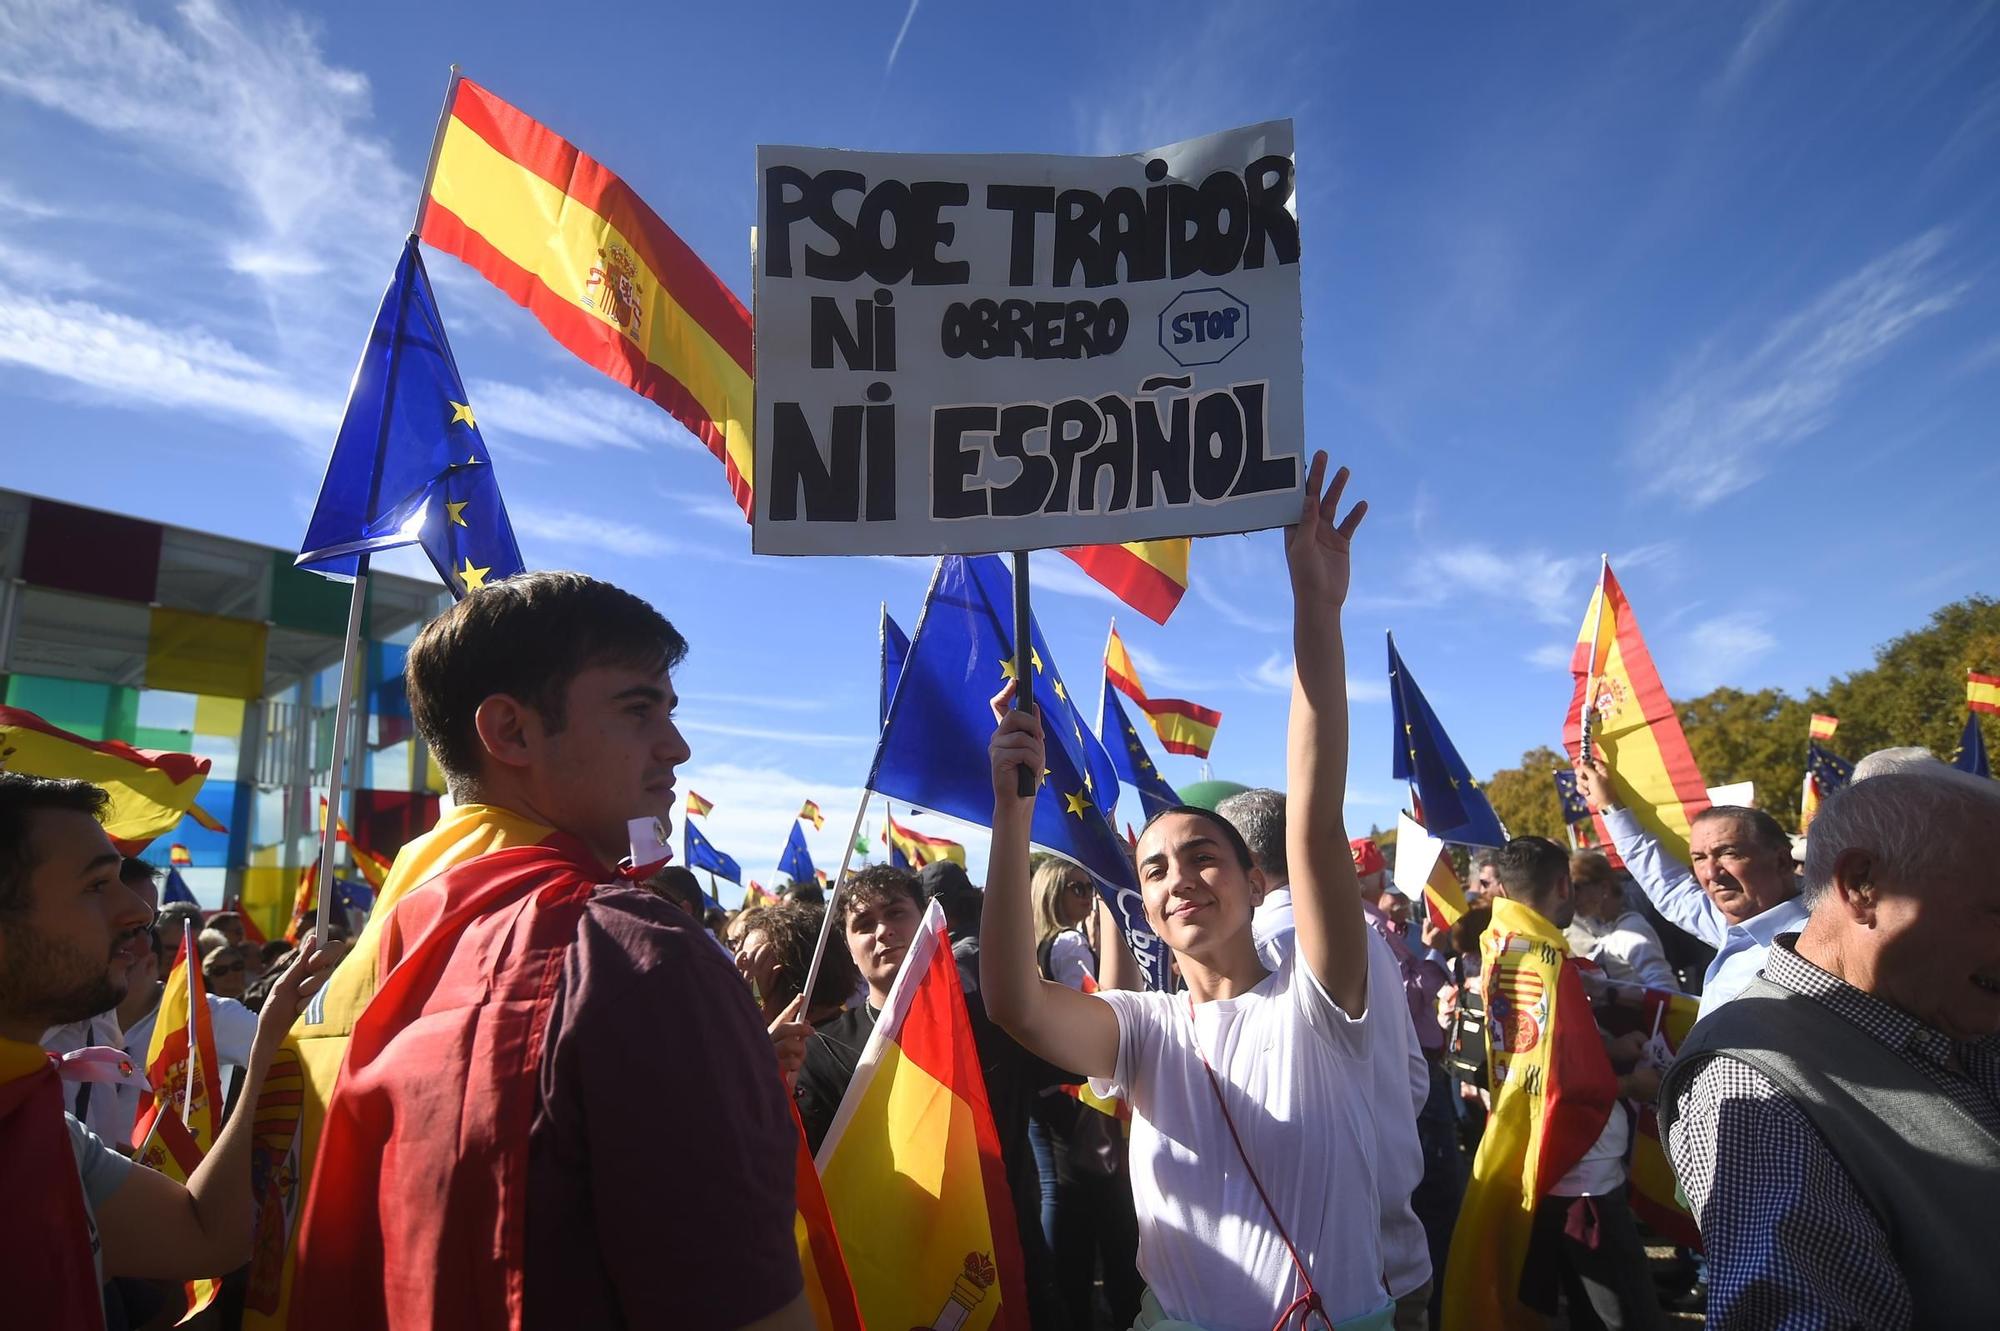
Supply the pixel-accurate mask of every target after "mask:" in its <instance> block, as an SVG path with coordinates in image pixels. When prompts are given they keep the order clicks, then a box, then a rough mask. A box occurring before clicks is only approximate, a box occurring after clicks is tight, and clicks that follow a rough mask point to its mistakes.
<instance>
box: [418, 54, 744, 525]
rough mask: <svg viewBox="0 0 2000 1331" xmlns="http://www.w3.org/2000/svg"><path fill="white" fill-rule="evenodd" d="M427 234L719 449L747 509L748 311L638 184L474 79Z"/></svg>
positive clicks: (460, 89) (459, 108)
mask: <svg viewBox="0 0 2000 1331" xmlns="http://www.w3.org/2000/svg"><path fill="white" fill-rule="evenodd" d="M419 234H420V235H421V236H422V238H423V239H424V240H425V241H426V242H428V243H429V244H431V245H434V246H436V247H437V248H438V249H440V250H443V251H444V252H446V253H447V254H455V255H457V256H458V257H459V258H461V259H463V260H465V262H467V263H469V264H471V265H472V266H473V267H474V268H476V269H478V270H479V272H480V273H481V274H482V275H483V276H484V277H485V278H486V279H487V280H488V281H489V282H491V283H493V285H495V286H497V287H499V288H500V289H501V290H502V291H504V292H506V293H507V294H508V295H509V296H512V297H513V298H514V300H515V301H516V302H517V303H518V304H521V305H524V306H526V307H527V308H528V309H529V310H530V311H532V312H533V313H534V316H535V317H536V318H537V319H539V320H541V323H542V326H543V327H544V328H546V329H548V330H549V333H550V334H551V335H552V336H553V337H554V338H555V339H556V341H558V342H560V343H562V344H563V345H564V346H565V347H568V348H569V349H570V351H572V352H573V353H575V354H576V356H577V357H578V358H579V359H581V360H583V361H584V362H585V363H587V364H589V365H592V366H594V367H596V368H597V369H599V370H602V371H603V372H604V373H605V374H608V375H610V376H611V377H612V378H613V379H616V380H617V381H618V382H619V383H622V384H624V385H625V386H626V387H627V388H630V389H631V390H632V391H633V392H635V393H638V394H640V395H641V396H643V397H648V398H651V399H652V400H653V401H654V402H656V403H657V404H659V405H660V406H661V407H663V408H665V409H666V411H667V412H668V413H669V414H670V415H672V416H673V417H674V419H675V420H677V421H679V422H680V423H681V424H682V425H684V426H686V427H687V428H688V430H689V431H691V432H692V433H693V434H694V435H695V437H696V438H698V439H700V440H701V441H702V443H704V444H706V445H707V446H708V451H709V452H711V453H713V454H714V455H715V458H716V460H717V461H719V462H721V463H722V465H723V469H724V472H725V473H726V475H727V477H728V481H729V489H730V493H731V494H732V495H734V496H735V499H736V502H737V504H738V505H739V506H741V508H742V509H743V512H744V514H745V515H746V516H748V514H749V512H750V466H751V463H750V458H751V450H750V430H751V422H752V420H753V415H752V388H751V373H752V369H751V367H752V361H751V339H750V313H749V311H747V310H745V309H744V308H743V305H742V302H740V301H738V300H737V299H736V296H735V295H734V293H732V292H731V291H730V290H729V288H728V286H727V285H725V284H724V283H723V281H722V279H721V278H719V277H717V276H716V275H715V273H714V272H712V271H711V270H710V269H709V267H708V265H707V264H704V263H703V262H702V261H701V259H700V258H699V257H697V256H696V254H695V252H694V251H693V250H692V249H689V248H688V246H687V243H686V242H685V241H683V240H682V239H681V238H680V237H679V236H677V235H675V234H674V232H673V230H672V228H670V227H669V226H667V224H666V223H665V222H663V221H661V220H660V216H659V214H657V213H655V212H654V211H653V210H652V209H651V208H649V207H647V206H646V203H645V201H644V200H643V199H641V198H640V197H639V196H638V195H637V194H635V193H633V192H632V190H631V188H630V187H629V186H627V185H626V184H625V182H624V181H622V180H620V179H619V178H618V177H617V176H615V175H613V174H612V173H611V172H610V171H609V170H607V169H605V167H604V166H603V165H602V164H601V163H599V162H598V161H596V160H595V159H594V158H592V157H590V156H588V155H587V154H585V153H583V152H581V151H579V150H578V149H577V148H576V147H575V146H574V145H572V144H570V143H569V142H567V141H566V140H564V139H563V138H562V137H561V136H560V135H558V134H557V133H555V131H553V130H551V129H549V128H548V127H547V126H545V125H542V124H540V123H538V122H536V121H534V120H532V119H530V118H529V117H528V116H526V115H523V114H522V113H521V112H520V111H518V110H516V109H515V108H514V107H512V106H509V105H508V104H507V103H506V102H503V101H501V100H500V99H499V98H498V97H495V96H494V95H493V94H492V93H490V92H488V91H487V90H486V89H484V88H482V87H480V86H479V85H478V84H476V83H474V82H472V81H471V80H469V79H461V80H459V81H458V83H457V84H456V85H455V87H454V89H453V93H452V99H451V108H450V115H449V118H448V120H447V122H446V125H445V131H444V136H443V140H442V142H441V144H440V146H439V151H438V158H437V169H436V171H435V172H434V173H433V175H432V178H431V188H430V195H429V197H428V200H427V202H426V204H425V207H424V211H423V221H422V225H421V226H420V228H419Z"/></svg>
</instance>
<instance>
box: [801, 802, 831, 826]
mask: <svg viewBox="0 0 2000 1331" xmlns="http://www.w3.org/2000/svg"><path fill="white" fill-rule="evenodd" d="M799 821H800V822H804V823H811V824H812V825H813V830H814V831H815V832H817V831H820V830H821V829H823V828H824V827H825V826H826V815H825V814H823V813H821V812H820V811H819V805H817V804H815V803H813V802H812V801H811V800H807V801H806V802H805V803H804V804H803V805H802V806H800V808H799Z"/></svg>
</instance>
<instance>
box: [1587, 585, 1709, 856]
mask: <svg viewBox="0 0 2000 1331" xmlns="http://www.w3.org/2000/svg"><path fill="white" fill-rule="evenodd" d="M1569 672H1570V674H1571V675H1573V676H1575V678H1576V692H1575V694H1574V695H1573V696H1572V697H1571V699H1570V704H1569V715H1568V716H1567V717H1566V718H1565V719H1564V721H1563V744H1564V745H1565V746H1566V747H1567V748H1568V749H1569V754H1570V757H1572V758H1576V757H1578V756H1580V755H1581V753H1582V751H1583V741H1584V736H1585V728H1586V724H1587V726H1588V732H1589V738H1590V740H1591V742H1592V743H1593V744H1594V745H1595V746H1596V747H1597V749H1598V750H1599V751H1601V752H1602V753H1603V755H1604V761H1605V762H1606V763H1607V764H1608V765H1609V766H1610V768H1611V773H1612V775H1613V776H1614V777H1616V778H1617V786H1618V797H1619V803H1620V804H1622V805H1623V806H1624V807H1625V808H1627V809H1629V810H1631V812H1632V816H1633V817H1634V818H1636V819H1638V821H1639V825H1640V826H1641V827H1643V828H1645V829H1646V831H1647V832H1649V833H1650V834H1652V836H1653V838H1654V839H1655V840H1657V841H1658V842H1659V843H1660V847H1661V849H1662V850H1664V851H1666V853H1667V854H1669V855H1671V856H1673V857H1674V858H1675V859H1677V860H1679V861H1680V862H1681V863H1682V864H1686V863H1687V862H1688V835H1689V832H1690V830H1691V827H1692V824H1693V822H1694V818H1695V815H1697V814H1699V813H1700V812H1701V811H1702V810H1703V809H1706V808H1707V807H1708V787H1707V785H1706V783H1704V782H1703V781H1702V779H1701V772H1700V770H1699V769H1698V768H1696V767H1695V763H1694V754H1693V752H1692V751H1691V750H1690V749H1689V748H1688V742H1687V736H1686V735H1684V734H1682V733H1681V723H1680V718H1679V716H1678V715H1677V714H1676V713H1675V711H1674V704H1673V701H1672V700H1671V699H1669V698H1668V697H1667V690H1666V688H1665V686H1664V685H1662V684H1661V683H1660V673H1659V671H1657V670H1655V669H1654V668H1653V657H1652V654H1651V653H1650V652H1648V651H1647V650H1646V640H1645V638H1643V637H1641V636H1640V633H1639V621H1638V619H1637V617H1635V616H1634V615H1633V613H1632V606H1631V603H1630V602H1628V601H1627V600H1626V599H1625V591H1624V589H1623V588H1621V587H1620V586H1619V585H1618V579H1617V578H1616V577H1614V576H1613V575H1612V572H1611V563H1610V561H1609V560H1607V561H1605V564H1604V570H1603V573H1602V575H1601V576H1600V579H1599V581H1598V585H1597V590H1596V591H1595V592H1593V593H1592V594H1591V598H1590V607H1589V609H1587V610H1586V611H1585V612H1584V616H1583V628H1582V630H1581V631H1580V632H1579V633H1578V634H1577V639H1576V652H1575V654H1574V656H1573V657H1572V658H1571V660H1570V666H1569ZM1592 824H1593V825H1594V826H1595V827H1596V829H1597V838H1598V842H1599V844H1601V845H1609V844H1611V837H1610V834H1609V833H1607V832H1606V831H1605V828H1604V820H1603V819H1602V818H1600V817H1597V816H1596V815H1592Z"/></svg>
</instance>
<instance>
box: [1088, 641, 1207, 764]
mask: <svg viewBox="0 0 2000 1331" xmlns="http://www.w3.org/2000/svg"><path fill="white" fill-rule="evenodd" d="M1104 676H1105V678H1106V679H1109V680H1110V681H1111V687H1113V688H1115V689H1117V690H1118V691H1119V692H1120V693H1122V694H1124V695H1125V696H1126V697H1128V698H1130V699H1131V700H1132V701H1133V702H1135V703H1137V704H1138V706H1139V710H1140V711H1142V712H1144V713H1145V714H1146V720H1147V721H1148V722H1150V723H1151V724H1152V727H1153V733H1154V734H1155V735H1158V736H1159V737H1160V747H1161V748H1163V749H1165V750H1166V751H1167V752H1168V753H1184V754H1190V755H1192V756H1194V757H1196V758H1206V757H1208V751H1209V749H1210V748H1211V747H1212V746H1213V745H1214V743H1215V730H1216V727H1217V726H1219V725H1221V724H1222V713H1221V712H1218V711H1216V710H1215V709H1214V708H1212V707H1203V706H1202V705H1201V704H1200V703H1194V702H1189V701H1188V700H1187V699H1185V698H1149V697H1147V696H1146V688H1145V686H1144V685H1143V684H1141V683H1140V682H1139V667H1138V665H1137V664H1136V663H1134V661H1133V660H1132V653H1131V652H1130V651H1128V650H1127V649H1126V647H1125V640H1124V639H1123V638H1121V637H1119V636H1118V627H1117V625H1115V624H1114V625H1113V626H1112V628H1111V636H1110V638H1109V639H1107V640H1106V642H1105V644H1104Z"/></svg>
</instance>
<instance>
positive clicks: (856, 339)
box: [754, 121, 1303, 555]
mask: <svg viewBox="0 0 2000 1331" xmlns="http://www.w3.org/2000/svg"><path fill="white" fill-rule="evenodd" d="M757 168H758V181H759V196H760V197H759V216H760V218H761V219H762V220H761V224H760V227H759V232H758V238H757V294H756V300H757V431H756V438H757V461H756V494H757V506H756V515H755V538H754V539H755V548H756V549H757V550H758V551H760V552H764V553H771V554H906V555H919V554H945V553H975V552H983V551H990V550H1013V549H1029V548H1039V547H1046V546H1056V545H1092V544H1105V543H1111V542H1120V541H1140V540H1155V539H1160V538H1164V537H1169V536H1189V535H1202V534H1212V533H1218V532H1238V531H1252V530H1256V529H1258V528H1262V527H1271V526H1277V525H1279V524H1282V523H1285V522H1289V521H1291V520H1292V519H1293V518H1294V517H1296V516H1297V512H1298V501H1297V492H1298V486H1299V484H1300V480H1301V468H1300V457H1301V453H1302V449H1301V435H1302V432H1303V412H1302V406H1301V391H1300V384H1301V378H1302V368H1301V353H1300V342H1299V278H1298V259H1299V228H1298V220H1297V218H1296V216H1295V215H1294V212H1293V204H1292V196H1293V165H1292V127H1291V123H1290V122H1289V121H1276V122H1272V123H1270V124H1264V125H1256V126H1252V127H1250V128H1247V129H1240V130H1232V131H1230V132H1227V133H1223V134H1213V135H1210V136H1208V137H1206V138H1202V139H1194V140H1190V141H1189V142H1186V143H1179V144H1175V145H1173V146H1171V147H1168V148H1161V149H1157V150H1155V151H1153V152H1148V153H1139V154H1136V155H1134V156H1131V157H1031V156H929V155H921V154H901V153H854V152H842V151H838V150H834V149H818V148H773V147H765V148H760V149H759V150H758V153H757Z"/></svg>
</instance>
